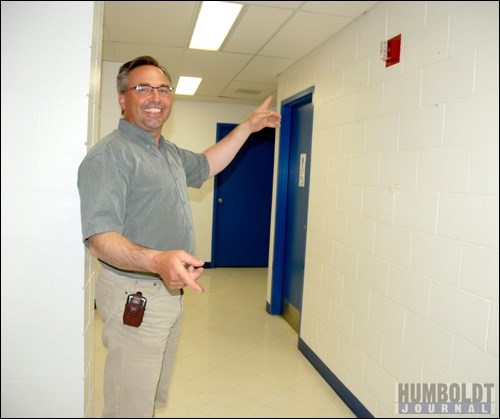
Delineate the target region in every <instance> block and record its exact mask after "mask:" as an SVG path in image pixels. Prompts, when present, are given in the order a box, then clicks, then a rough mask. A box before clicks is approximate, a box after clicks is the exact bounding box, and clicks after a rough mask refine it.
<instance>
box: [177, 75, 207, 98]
mask: <svg viewBox="0 0 500 419" xmlns="http://www.w3.org/2000/svg"><path fill="white" fill-rule="evenodd" d="M200 83H201V77H186V76H180V77H179V82H178V83H177V86H176V88H175V94H176V95H194V93H195V92H196V89H198V86H199V85H200Z"/></svg>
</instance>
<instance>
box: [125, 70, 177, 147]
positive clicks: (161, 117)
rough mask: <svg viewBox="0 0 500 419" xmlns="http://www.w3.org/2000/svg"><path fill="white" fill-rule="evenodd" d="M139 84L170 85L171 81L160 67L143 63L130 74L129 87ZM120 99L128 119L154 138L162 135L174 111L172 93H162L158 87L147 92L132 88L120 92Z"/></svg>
mask: <svg viewBox="0 0 500 419" xmlns="http://www.w3.org/2000/svg"><path fill="white" fill-rule="evenodd" d="M138 85H147V86H153V87H159V86H170V82H169V80H168V78H167V77H166V76H165V75H164V74H163V72H162V71H161V70H160V69H159V68H157V67H155V66H152V65H143V66H140V67H137V68H134V69H133V70H132V71H131V72H130V73H129V76H128V83H127V89H130V88H131V87H135V86H138ZM118 101H119V103H120V106H121V108H122V110H123V111H124V113H123V118H124V119H125V120H126V121H128V122H130V123H131V124H134V125H137V126H138V127H140V128H142V129H144V130H145V131H147V132H149V133H150V134H151V135H152V136H153V138H156V139H158V138H159V137H160V135H161V129H162V126H163V124H164V123H165V121H166V120H167V119H168V117H169V116H170V112H171V111H172V102H173V97H172V95H170V94H160V93H159V92H158V90H157V89H154V90H153V91H152V92H151V93H147V94H144V92H138V91H136V90H134V89H132V90H127V91H126V92H125V93H122V94H119V96H118Z"/></svg>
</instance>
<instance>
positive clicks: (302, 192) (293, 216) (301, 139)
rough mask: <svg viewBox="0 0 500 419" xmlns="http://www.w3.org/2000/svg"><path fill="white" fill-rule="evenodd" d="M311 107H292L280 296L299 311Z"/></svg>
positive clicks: (308, 169)
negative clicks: (281, 289)
mask: <svg viewBox="0 0 500 419" xmlns="http://www.w3.org/2000/svg"><path fill="white" fill-rule="evenodd" d="M312 110H313V106H312V103H304V104H302V105H300V106H296V107H293V108H292V109H291V113H292V114H291V132H290V134H291V136H290V160H289V166H288V194H287V203H286V207H287V212H286V214H287V215H286V222H285V243H284V256H283V257H284V259H283V291H282V298H284V299H286V300H287V301H288V303H290V304H292V305H293V306H294V307H295V308H296V309H297V310H298V311H299V312H300V311H301V309H302V289H303V287H304V285H303V284H304V263H305V254H306V233H307V209H308V202H309V173H310V167H311V164H310V162H311V136H312Z"/></svg>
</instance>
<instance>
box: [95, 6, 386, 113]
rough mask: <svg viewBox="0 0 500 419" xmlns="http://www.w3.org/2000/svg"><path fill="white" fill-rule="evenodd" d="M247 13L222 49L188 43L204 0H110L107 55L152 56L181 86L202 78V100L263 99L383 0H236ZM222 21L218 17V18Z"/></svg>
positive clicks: (110, 58) (199, 94) (199, 93)
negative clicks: (281, 79) (187, 79)
mask: <svg viewBox="0 0 500 419" xmlns="http://www.w3.org/2000/svg"><path fill="white" fill-rule="evenodd" d="M232 3H241V4H243V8H242V11H241V13H240V16H239V17H238V19H237V21H236V22H235V24H234V26H233V28H232V29H231V32H230V33H229V36H228V37H227V39H226V40H225V41H224V43H223V44H222V47H221V49H220V50H219V51H202V50H192V49H188V45H189V41H190V39H191V33H192V31H193V28H194V25H195V23H196V18H197V16H198V12H199V10H200V7H201V1H105V2H104V34H103V51H102V59H103V60H106V61H116V62H122V63H123V62H126V61H129V60H131V59H133V58H135V57H137V56H140V55H151V56H153V57H155V58H156V59H157V60H158V61H159V62H160V64H161V65H164V66H165V67H166V68H167V69H168V71H169V73H170V75H171V76H172V78H173V83H174V86H175V84H176V83H177V80H178V78H179V76H180V75H183V76H192V77H202V78H203V81H202V82H201V84H200V86H199V88H198V90H197V92H196V95H195V96H181V95H179V96H177V97H179V98H183V99H193V100H198V101H210V102H225V103H237V104H250V105H258V104H260V103H261V102H262V101H263V100H264V99H265V98H266V97H267V96H269V95H270V94H273V93H275V92H276V90H277V76H278V75H279V74H280V73H282V72H283V71H284V70H286V69H287V68H288V67H290V66H291V65H292V64H293V63H295V62H296V61H297V60H299V59H300V58H302V57H304V56H305V55H307V54H308V53H309V52H311V51H312V50H314V49H315V48H316V47H317V46H319V45H320V44H322V43H323V42H324V41H326V40H327V39H328V38H330V37H331V36H332V35H333V34H335V33H336V32H337V31H339V30H340V29H342V28H343V27H344V26H346V25H348V24H349V22H351V21H352V20H354V19H356V18H357V17H358V16H360V15H362V14H363V13H364V12H366V11H367V10H369V9H370V8H372V7H373V6H374V5H375V4H377V3H379V2H378V1H235V2H232ZM214 24H216V22H214Z"/></svg>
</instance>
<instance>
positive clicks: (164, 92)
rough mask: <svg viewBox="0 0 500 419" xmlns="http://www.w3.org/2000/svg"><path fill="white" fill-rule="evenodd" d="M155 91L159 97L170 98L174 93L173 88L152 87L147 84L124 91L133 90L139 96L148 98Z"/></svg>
mask: <svg viewBox="0 0 500 419" xmlns="http://www.w3.org/2000/svg"><path fill="white" fill-rule="evenodd" d="M155 89H156V91H157V92H158V94H159V95H160V96H170V95H171V94H172V93H174V88H173V87H172V86H158V87H153V86H149V85H147V84H139V85H137V86H134V87H130V88H129V89H126V90H135V91H136V92H137V93H138V94H139V95H141V96H149V95H150V94H151V93H153V90H155Z"/></svg>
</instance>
